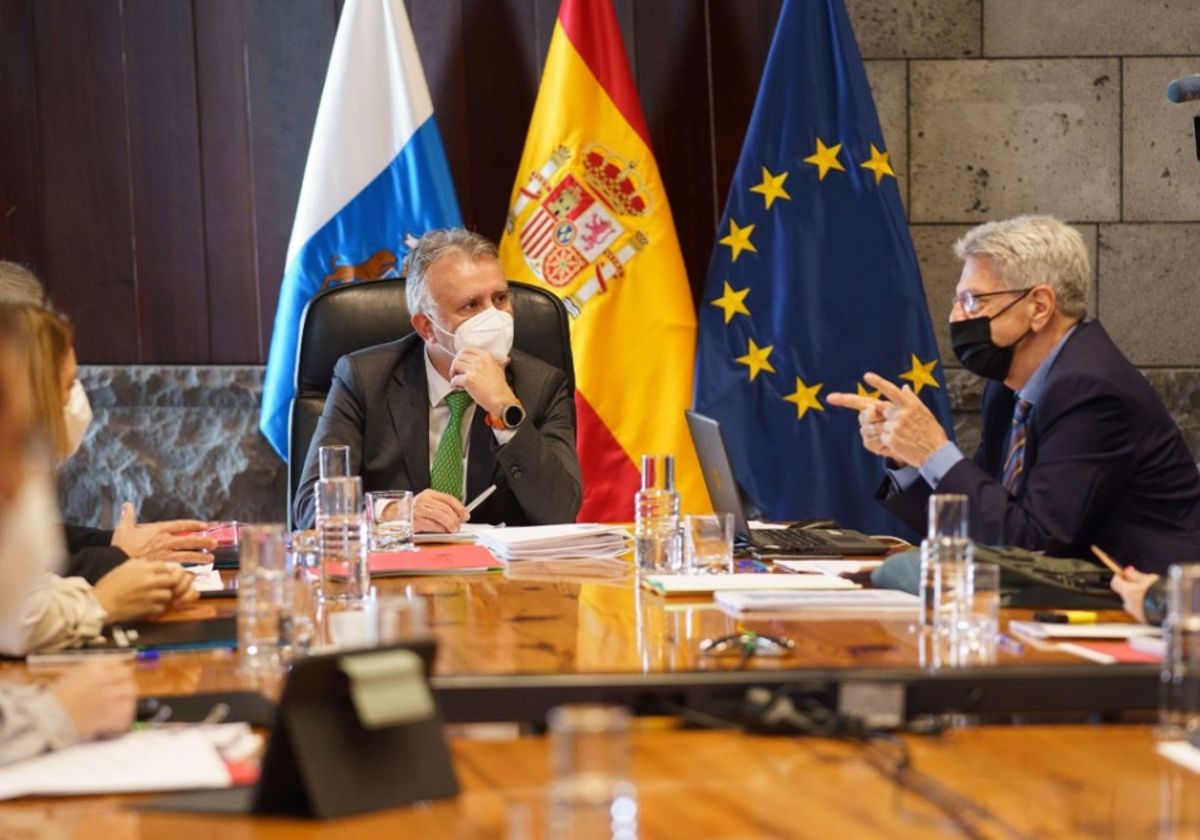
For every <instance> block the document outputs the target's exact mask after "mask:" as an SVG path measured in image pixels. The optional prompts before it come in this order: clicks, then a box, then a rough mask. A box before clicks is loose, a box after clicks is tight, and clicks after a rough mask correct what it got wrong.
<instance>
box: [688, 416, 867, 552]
mask: <svg viewBox="0 0 1200 840" xmlns="http://www.w3.org/2000/svg"><path fill="white" fill-rule="evenodd" d="M684 414H686V415H687V424H688V431H690V432H691V434H692V444H693V445H694V446H695V447H696V457H697V458H698V459H699V461H700V468H701V469H702V470H703V471H704V483H705V484H706V485H707V486H708V496H709V498H710V499H711V500H712V504H713V510H715V511H716V512H717V513H732V514H733V520H734V524H735V526H736V528H737V536H738V539H739V540H740V541H742V542H743V543H745V544H747V545H749V546H750V548H752V549H754V550H755V551H757V552H759V553H760V554H783V555H796V556H801V557H802V556H805V555H809V556H813V555H815V556H834V555H836V556H844V555H856V554H861V555H869V556H877V555H881V554H886V553H887V550H888V547H887V545H886V544H885V543H883V542H881V541H879V540H876V539H872V538H871V537H868V536H867V535H866V534H863V533H861V532H859V531H853V530H851V529H849V528H753V529H752V528H751V527H750V525H749V522H748V521H747V517H746V510H745V508H744V507H743V505H742V499H741V496H740V495H739V493H738V486H737V481H736V480H735V479H734V477H733V467H732V465H731V464H730V463H729V452H728V450H727V449H726V448H725V439H724V437H723V436H722V435H721V424H720V423H718V422H717V421H716V420H714V419H712V418H711V417H705V416H704V415H703V414H697V413H696V412H694V411H685V412H684Z"/></svg>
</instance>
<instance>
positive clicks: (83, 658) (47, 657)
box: [25, 648, 137, 668]
mask: <svg viewBox="0 0 1200 840" xmlns="http://www.w3.org/2000/svg"><path fill="white" fill-rule="evenodd" d="M136 656H137V652H136V651H134V650H133V649H131V648H126V649H125V650H113V649H112V648H102V649H97V650H87V649H82V650H71V651H62V652H59V653H31V654H29V656H27V657H26V658H25V664H26V665H28V666H29V667H30V668H47V667H55V666H58V665H78V664H80V663H82V662H90V661H94V660H95V659H107V660H109V661H112V662H128V661H130V660H131V659H134V658H135V657H136Z"/></svg>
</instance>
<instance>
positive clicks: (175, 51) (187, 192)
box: [121, 0, 212, 363]
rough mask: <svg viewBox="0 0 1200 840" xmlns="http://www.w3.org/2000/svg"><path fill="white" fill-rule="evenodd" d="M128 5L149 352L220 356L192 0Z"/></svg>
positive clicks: (143, 331) (139, 282) (185, 357)
mask: <svg viewBox="0 0 1200 840" xmlns="http://www.w3.org/2000/svg"><path fill="white" fill-rule="evenodd" d="M121 8H122V10H123V12H124V14H123V15H122V18H123V23H124V30H125V56H126V60H125V68H126V77H125V89H126V92H127V93H126V96H127V99H128V103H129V157H130V160H131V161H132V164H133V165H132V170H131V173H130V174H131V179H130V180H131V194H132V198H133V234H134V277H135V281H136V287H137V298H138V333H139V335H140V336H141V354H142V356H143V357H144V358H149V359H154V360H155V361H156V362H164V363H177V362H188V361H190V360H192V359H196V358H212V357H211V354H210V352H209V341H208V289H207V282H206V275H205V248H204V236H205V226H204V195H203V190H202V189H201V180H200V123H199V119H198V103H197V98H196V54H195V43H196V39H195V34H194V29H193V26H192V6H191V0H125V2H124V3H123V4H122V6H121Z"/></svg>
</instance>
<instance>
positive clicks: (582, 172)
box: [500, 0, 710, 522]
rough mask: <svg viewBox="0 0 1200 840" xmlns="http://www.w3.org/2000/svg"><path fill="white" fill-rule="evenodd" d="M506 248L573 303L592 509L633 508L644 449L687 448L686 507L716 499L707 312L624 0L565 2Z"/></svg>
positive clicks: (681, 481)
mask: <svg viewBox="0 0 1200 840" xmlns="http://www.w3.org/2000/svg"><path fill="white" fill-rule="evenodd" d="M500 258H501V260H502V261H503V263H504V267H505V269H506V270H507V272H508V276H509V278H511V279H514V280H521V281H524V282H528V283H535V284H539V285H542V286H544V287H546V288H548V289H550V290H551V291H553V292H554V293H555V294H557V295H558V296H559V297H561V298H562V299H563V302H564V303H565V304H566V307H567V311H568V312H569V313H570V315H571V348H572V351H573V353H574V356H575V378H576V394H575V403H576V407H577V409H578V422H579V427H578V428H579V434H578V445H579V460H580V462H581V465H582V467H583V487H584V499H583V508H582V509H581V510H580V512H579V518H580V520H581V521H592V522H627V521H631V520H632V519H633V497H634V494H635V493H636V492H637V490H638V487H639V481H640V465H641V456H642V455H643V454H673V455H674V456H675V463H676V486H677V488H678V490H679V491H680V495H681V496H682V503H683V508H684V510H685V511H691V512H701V511H707V510H709V509H710V505H709V500H708V493H707V491H706V490H705V488H704V482H703V479H702V476H701V474H700V469H699V466H698V465H697V462H696V454H695V450H694V448H693V446H692V442H691V438H690V437H689V435H688V432H687V425H686V422H685V420H684V415H683V412H684V409H686V408H690V407H691V404H692V380H693V375H694V374H693V363H694V360H695V351H696V315H695V310H694V308H693V305H692V298H691V292H690V288H689V286H688V281H687V274H686V272H685V270H684V266H683V256H682V255H681V253H680V251H679V241H678V239H677V238H676V235H675V222H674V220H673V219H672V218H671V208H670V207H669V206H668V205H667V194H666V191H665V190H664V189H663V183H662V178H661V177H660V176H659V172H658V164H657V163H656V162H655V160H654V152H653V151H652V150H651V148H650V135H649V133H648V132H647V130H646V121H645V119H644V118H643V116H642V107H641V103H640V102H639V101H638V95H637V89H636V88H635V87H634V84H633V76H632V74H631V73H630V71H629V62H628V60H627V59H626V57H625V48H624V44H623V43H622V41H621V31H620V29H619V28H618V27H617V19H616V16H615V15H614V14H613V9H612V5H611V2H610V0H563V3H562V6H561V7H560V8H559V11H558V21H557V23H556V25H555V27H554V35H553V37H552V38H551V40H550V52H549V54H548V55H547V57H546V67H545V72H544V73H543V74H542V83H541V88H540V89H539V90H538V98H537V104H536V105H535V106H534V110H533V119H532V121H531V123H530V126H529V136H528V137H527V138H526V140H525V153H524V155H523V156H522V158H521V165H520V168H519V169H518V171H517V181H516V185H515V186H514V187H513V193H512V201H511V203H510V205H509V214H508V221H507V224H506V226H505V232H504V236H503V237H502V238H501V240H500Z"/></svg>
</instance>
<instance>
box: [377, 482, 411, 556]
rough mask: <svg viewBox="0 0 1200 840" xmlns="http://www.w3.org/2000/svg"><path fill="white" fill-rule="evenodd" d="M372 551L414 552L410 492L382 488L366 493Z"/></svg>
mask: <svg viewBox="0 0 1200 840" xmlns="http://www.w3.org/2000/svg"><path fill="white" fill-rule="evenodd" d="M367 524H368V525H369V527H370V532H371V551H416V550H417V547H416V546H415V545H414V544H413V494H412V492H411V491H408V490H382V491H373V492H371V493H368V494H367Z"/></svg>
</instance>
